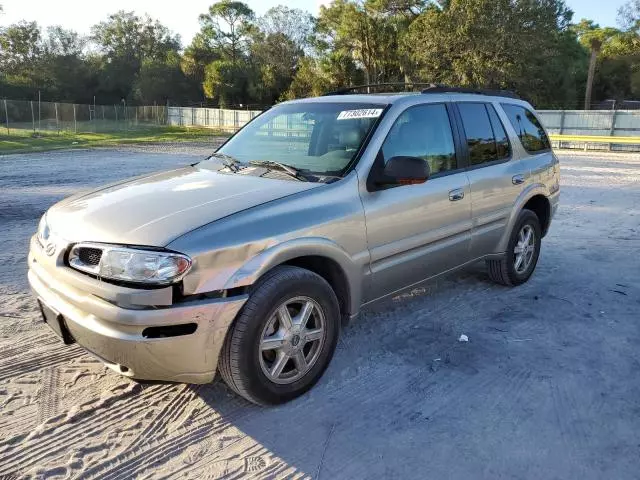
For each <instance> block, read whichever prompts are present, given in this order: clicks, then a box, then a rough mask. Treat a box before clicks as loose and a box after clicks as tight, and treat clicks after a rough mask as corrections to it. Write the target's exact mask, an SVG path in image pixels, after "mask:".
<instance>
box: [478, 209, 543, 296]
mask: <svg viewBox="0 0 640 480" xmlns="http://www.w3.org/2000/svg"><path fill="white" fill-rule="evenodd" d="M541 245H542V229H541V228H540V220H539V219H538V216H537V215H536V214H535V213H533V212H532V211H531V210H522V211H521V212H520V215H518V220H517V221H516V224H515V226H514V228H513V231H512V232H511V237H510V238H509V244H508V246H507V253H506V254H505V256H504V257H503V258H501V259H499V260H487V269H488V273H489V277H490V278H491V280H493V281H494V282H497V283H500V284H502V285H509V286H514V285H521V284H523V283H524V282H526V281H527V280H529V277H531V275H532V274H533V271H534V270H535V268H536V265H537V263H538V257H539V255H540V247H541Z"/></svg>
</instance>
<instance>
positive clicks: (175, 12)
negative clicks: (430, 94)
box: [0, 0, 625, 44]
mask: <svg viewBox="0 0 640 480" xmlns="http://www.w3.org/2000/svg"><path fill="white" fill-rule="evenodd" d="M214 2H215V0H182V1H181V2H175V1H171V2H170V1H168V0H107V1H101V0H99V1H95V0H56V1H52V0H0V4H1V5H2V6H3V8H4V14H0V24H1V25H6V24H10V23H15V22H18V21H20V20H23V19H24V20H35V21H37V22H38V23H39V24H40V25H41V26H45V27H46V26H50V25H62V26H63V27H65V28H70V29H73V30H76V31H77V32H79V33H81V34H88V33H89V30H90V28H91V26H92V25H94V24H96V23H98V22H100V21H102V20H104V19H106V18H107V16H108V15H109V14H111V13H114V12H116V11H118V10H127V11H130V10H134V11H135V12H136V13H138V14H144V13H148V14H149V15H150V16H151V17H153V18H156V19H158V20H160V21H161V22H162V23H163V24H165V25H166V26H167V27H169V28H170V29H171V30H172V31H173V32H174V33H179V34H180V36H181V38H182V43H183V44H188V43H189V42H190V40H191V38H192V37H193V35H194V34H195V33H196V32H197V31H198V29H199V25H198V15H199V14H201V13H204V12H205V11H206V10H207V8H208V6H209V5H211V4H212V3H214ZM245 2H246V3H247V4H249V6H250V7H251V8H252V9H253V10H254V11H255V12H256V14H257V15H261V14H263V13H264V12H266V11H267V10H268V9H269V8H271V7H273V6H276V5H279V4H285V5H287V6H288V7H291V8H301V9H303V10H307V11H309V12H311V13H312V14H314V15H317V13H318V11H319V9H320V5H321V4H326V3H329V1H328V0H245ZM566 2H567V4H568V5H569V7H570V8H571V9H572V10H573V11H574V12H575V16H574V20H575V21H578V20H580V19H581V18H583V17H586V18H590V19H592V20H594V21H595V22H596V23H598V24H600V25H601V26H608V27H609V26H610V27H613V26H616V15H617V10H618V8H619V7H620V6H621V5H622V4H623V3H625V0H566Z"/></svg>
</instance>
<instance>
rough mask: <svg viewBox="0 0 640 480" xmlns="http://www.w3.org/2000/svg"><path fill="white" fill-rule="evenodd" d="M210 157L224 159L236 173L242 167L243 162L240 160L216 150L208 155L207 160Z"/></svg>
mask: <svg viewBox="0 0 640 480" xmlns="http://www.w3.org/2000/svg"><path fill="white" fill-rule="evenodd" d="M210 158H219V159H220V160H222V164H223V165H224V166H225V167H227V168H228V169H229V170H231V171H232V172H234V173H235V172H237V171H238V170H240V167H241V166H242V162H241V161H240V160H238V159H236V158H234V157H232V156H231V155H227V154H225V153H217V152H214V153H212V154H211V155H209V156H208V157H207V160H209V159H210Z"/></svg>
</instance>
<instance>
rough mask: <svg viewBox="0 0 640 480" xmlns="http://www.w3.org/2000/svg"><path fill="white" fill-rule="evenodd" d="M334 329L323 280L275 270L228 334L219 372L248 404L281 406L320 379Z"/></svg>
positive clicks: (330, 296) (331, 298) (336, 313)
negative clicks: (280, 404) (249, 402)
mask: <svg viewBox="0 0 640 480" xmlns="http://www.w3.org/2000/svg"><path fill="white" fill-rule="evenodd" d="M339 330H340V310H339V307H338V299H337V298H336V295H335V293H334V291H333V289H332V288H331V286H330V285H329V284H328V283H327V282H326V280H324V279H323V278H322V277H320V276H319V275H316V274H315V273H313V272H311V271H309V270H305V269H302V268H298V267H291V266H282V267H276V268H275V269H274V270H272V271H271V272H269V273H267V274H266V275H265V276H264V277H263V278H262V279H261V280H260V281H259V282H258V284H257V285H256V286H255V288H254V290H253V292H252V293H251V296H250V297H249V300H247V303H246V304H245V305H244V307H243V308H242V310H241V312H240V314H239V316H238V318H237V319H236V321H235V323H234V324H233V326H232V328H231V329H230V331H229V332H228V333H227V338H226V340H225V344H224V347H223V350H222V354H221V357H220V363H219V369H220V373H221V375H222V378H223V379H224V381H225V382H226V383H227V385H229V387H231V388H232V389H233V390H234V391H235V392H236V393H238V394H240V395H242V396H243V397H244V398H246V399H247V400H249V401H251V402H253V403H257V404H261V405H273V404H278V403H284V402H286V401H288V400H291V399H293V398H295V397H297V396H299V395H301V394H303V393H304V392H306V391H307V390H309V389H310V388H311V387H312V386H313V385H314V384H315V383H316V382H317V381H318V380H319V379H320V377H321V376H322V373H323V372H324V370H325V369H326V368H327V366H328V364H329V362H330V361H331V358H332V357H333V352H334V351H335V348H336V344H337V342H338V334H339Z"/></svg>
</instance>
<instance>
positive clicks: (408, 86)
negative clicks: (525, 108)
mask: <svg viewBox="0 0 640 480" xmlns="http://www.w3.org/2000/svg"><path fill="white" fill-rule="evenodd" d="M388 87H393V88H398V87H402V90H401V92H410V91H414V90H415V89H416V88H422V90H420V93H471V94H475V95H490V96H494V97H507V98H515V99H518V100H520V99H521V97H520V96H518V95H517V94H516V93H514V92H511V91H509V90H490V89H484V88H466V87H450V86H447V85H442V84H439V83H424V82H416V83H412V82H396V83H373V84H368V85H355V86H352V87H346V88H341V89H339V90H335V91H332V92H327V93H325V94H324V95H323V96H329V95H348V94H352V93H360V92H359V91H360V90H365V91H364V92H362V93H373V92H372V90H378V89H380V88H388ZM379 93H393V92H388V91H387V92H379Z"/></svg>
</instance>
